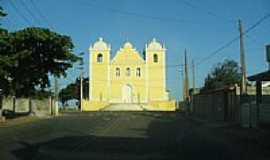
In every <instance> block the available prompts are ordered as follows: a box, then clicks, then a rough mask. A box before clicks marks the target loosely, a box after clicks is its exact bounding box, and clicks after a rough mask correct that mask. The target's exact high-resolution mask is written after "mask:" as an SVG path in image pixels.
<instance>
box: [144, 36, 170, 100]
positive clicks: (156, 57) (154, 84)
mask: <svg viewBox="0 0 270 160" xmlns="http://www.w3.org/2000/svg"><path fill="white" fill-rule="evenodd" d="M145 48H146V49H145V60H146V76H147V77H146V85H147V86H148V87H147V91H146V92H147V93H146V95H147V96H148V101H163V100H167V99H168V97H167V94H166V48H165V46H164V45H161V44H160V43H159V42H158V41H157V40H156V39H155V38H154V39H153V40H152V41H151V42H150V43H149V44H146V46H145Z"/></svg>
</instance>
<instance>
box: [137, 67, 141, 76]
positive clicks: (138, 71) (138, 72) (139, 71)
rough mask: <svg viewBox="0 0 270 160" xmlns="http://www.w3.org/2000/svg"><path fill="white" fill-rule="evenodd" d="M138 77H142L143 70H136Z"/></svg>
mask: <svg viewBox="0 0 270 160" xmlns="http://www.w3.org/2000/svg"><path fill="white" fill-rule="evenodd" d="M136 76H137V77H141V68H137V69H136Z"/></svg>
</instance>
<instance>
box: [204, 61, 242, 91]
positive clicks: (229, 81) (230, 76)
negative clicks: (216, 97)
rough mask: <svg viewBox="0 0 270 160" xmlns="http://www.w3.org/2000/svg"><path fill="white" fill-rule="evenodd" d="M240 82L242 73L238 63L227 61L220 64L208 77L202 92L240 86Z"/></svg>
mask: <svg viewBox="0 0 270 160" xmlns="http://www.w3.org/2000/svg"><path fill="white" fill-rule="evenodd" d="M240 81H241V72H240V68H239V66H238V63H237V62H235V61H234V60H225V61H224V62H223V63H218V64H217V65H216V66H215V67H214V68H213V69H212V71H211V73H209V74H208V75H207V77H206V79H205V82H204V87H203V88H202V91H207V90H213V89H219V88H222V87H225V86H230V85H234V84H239V83H240Z"/></svg>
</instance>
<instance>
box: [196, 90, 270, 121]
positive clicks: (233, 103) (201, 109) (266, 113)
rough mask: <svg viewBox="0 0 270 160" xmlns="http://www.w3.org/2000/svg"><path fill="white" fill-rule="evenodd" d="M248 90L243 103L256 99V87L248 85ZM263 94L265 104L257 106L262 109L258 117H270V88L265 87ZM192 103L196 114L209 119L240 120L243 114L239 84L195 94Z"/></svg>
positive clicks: (242, 100)
mask: <svg viewBox="0 0 270 160" xmlns="http://www.w3.org/2000/svg"><path fill="white" fill-rule="evenodd" d="M247 91H248V96H247V97H242V99H241V104H242V103H251V102H253V101H255V100H256V88H255V87H248V90H247ZM262 95H263V97H262V101H263V104H262V105H260V106H256V107H259V108H258V110H260V111H259V112H258V116H259V117H258V119H259V120H261V119H262V117H263V119H270V88H264V89H263V93H262ZM191 104H192V110H193V113H194V114H195V115H197V116H199V117H201V118H205V119H209V120H218V121H240V120H241V115H243V114H241V107H240V106H241V105H240V89H239V87H237V86H233V87H226V88H222V89H219V90H213V91H210V92H207V93H201V94H197V95H194V96H193V99H192V101H191ZM252 115H254V114H252ZM269 122H270V121H269Z"/></svg>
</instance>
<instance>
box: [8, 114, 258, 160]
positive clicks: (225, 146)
mask: <svg viewBox="0 0 270 160" xmlns="http://www.w3.org/2000/svg"><path fill="white" fill-rule="evenodd" d="M127 114H130V115H129V116H131V115H132V116H134V115H137V116H140V117H141V118H147V119H148V120H149V118H150V119H151V121H150V123H149V124H148V126H147V128H140V127H138V125H134V124H136V123H137V122H136V120H134V121H130V122H127V123H130V124H128V125H130V127H128V128H127V129H126V131H127V132H132V133H136V132H144V133H146V135H145V137H136V136H127V135H125V134H124V136H121V135H119V136H117V135H115V134H113V136H110V133H109V134H108V135H106V136H99V135H81V136H63V137H59V138H55V139H51V140H49V141H46V142H42V143H34V144H30V143H27V142H24V141H20V142H18V143H20V144H21V145H22V146H23V147H22V148H20V149H16V150H14V151H12V153H13V155H15V156H16V158H17V159H20V160H28V159H39V160H43V159H44V160H45V159H46V160H47V159H91V160H93V159H125V160H132V159H154V160H159V159H170V160H173V159H184V160H197V159H208V160H212V159H217V160H223V159H224V160H227V159H231V160H232V159H235V160H236V159H237V160H241V159H251V158H252V157H248V156H246V155H248V154H246V153H245V152H242V151H243V150H242V149H241V148H239V146H235V145H234V144H233V143H229V142H227V141H226V139H225V138H224V137H222V136H223V135H222V133H218V132H216V131H213V130H209V129H207V128H203V127H202V126H200V125H199V124H193V123H192V122H191V121H187V120H186V119H184V118H183V117H182V116H181V115H178V114H174V113H158V112H157V113H149V112H140V113H139V112H138V113H127ZM127 114H126V113H125V114H124V115H123V116H125V117H126V116H127ZM181 117H182V118H181ZM78 125H79V124H78ZM119 125H121V124H119ZM136 126H137V127H136ZM111 132H114V130H112V131H111ZM254 156H255V155H254ZM255 157H256V156H255ZM253 158H254V157H253Z"/></svg>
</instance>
